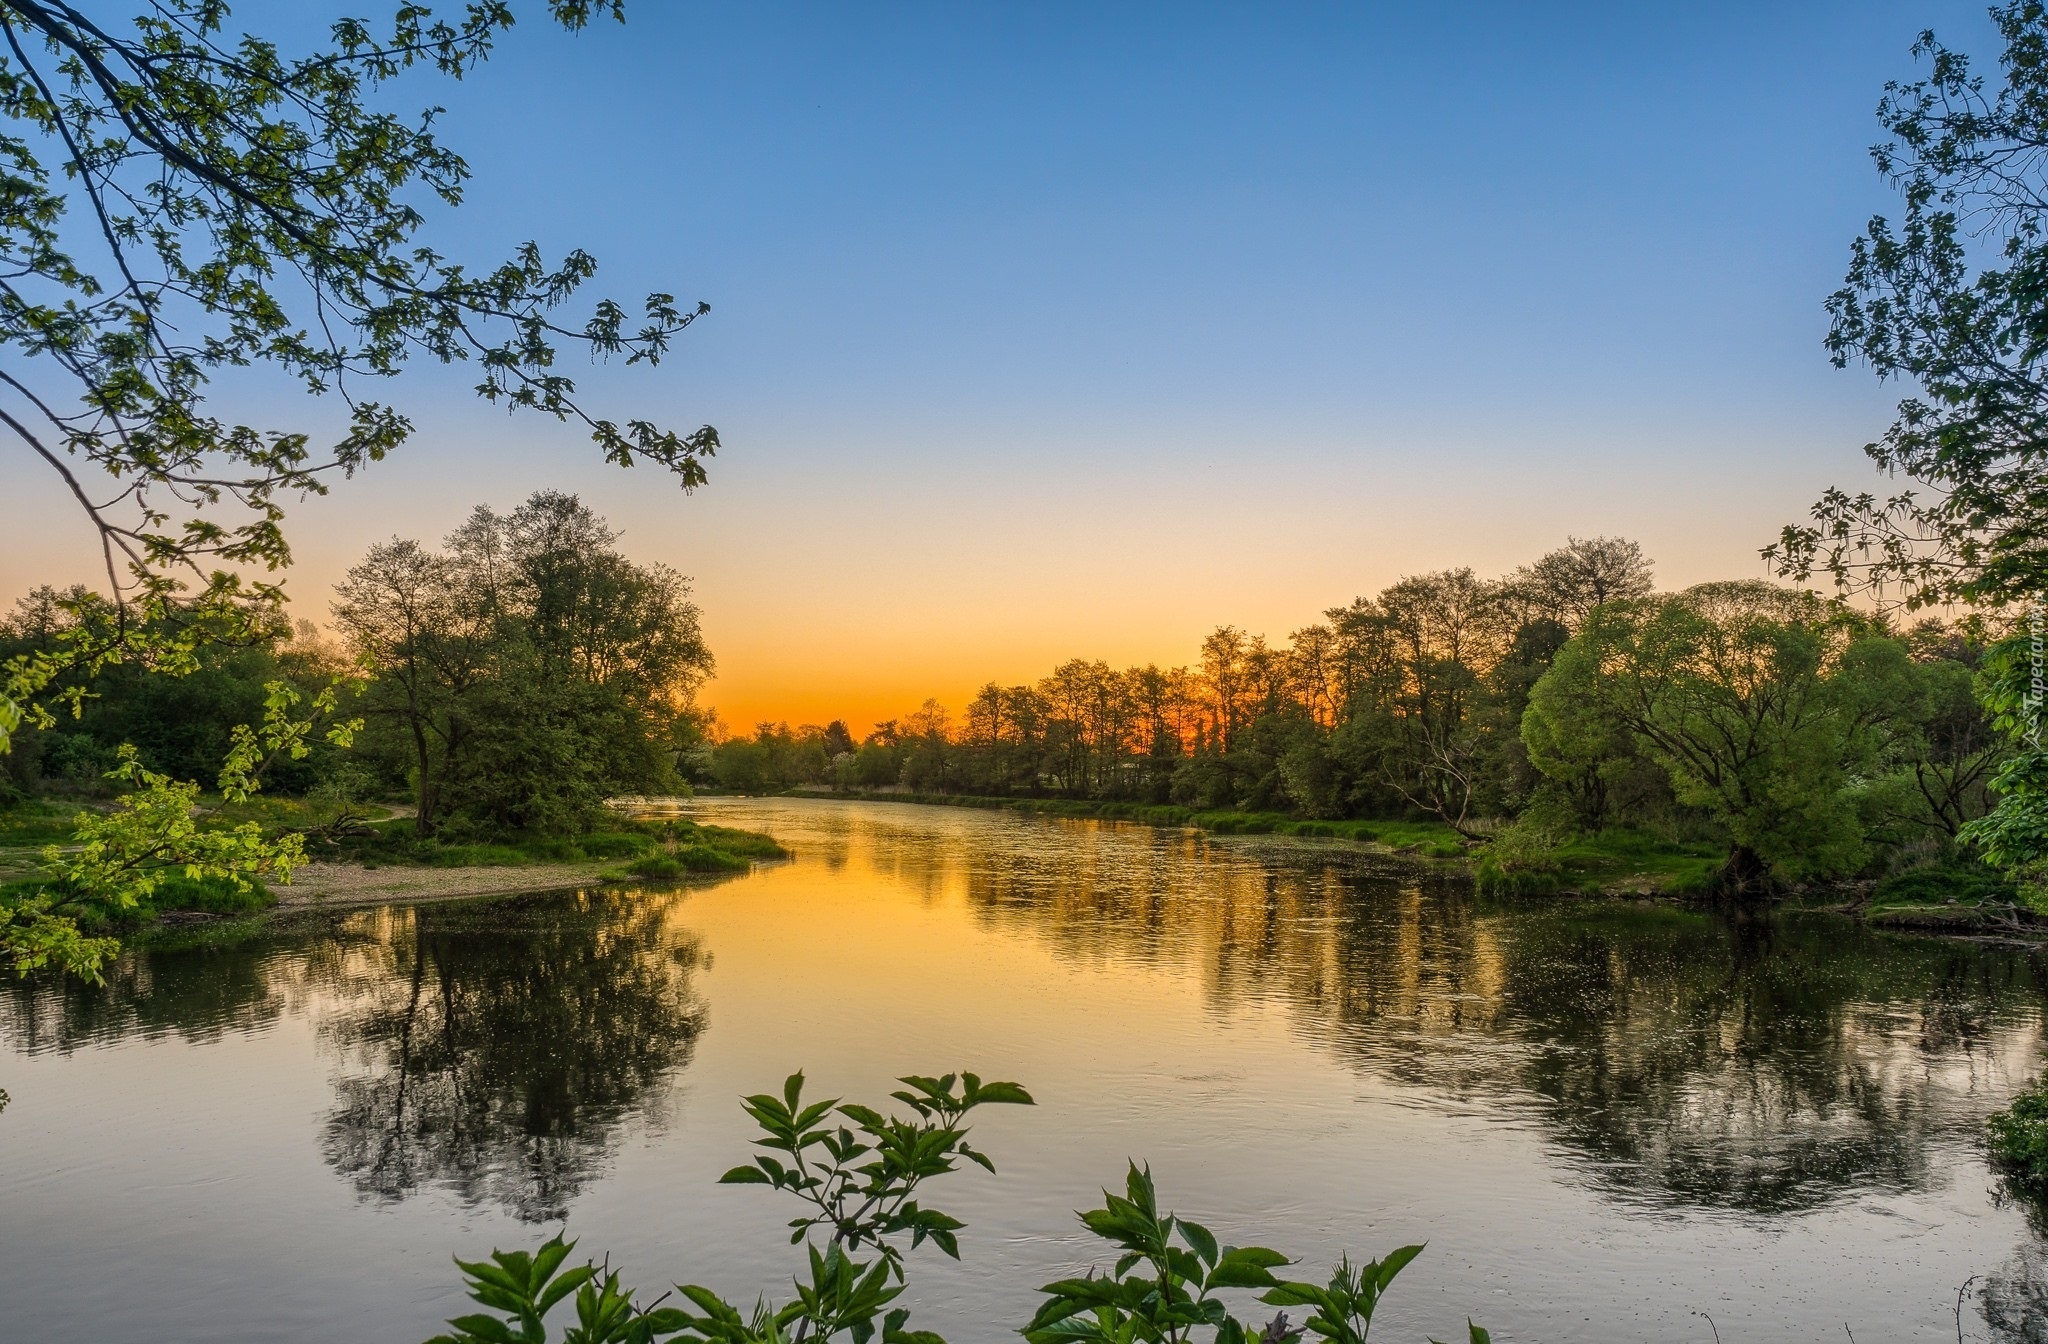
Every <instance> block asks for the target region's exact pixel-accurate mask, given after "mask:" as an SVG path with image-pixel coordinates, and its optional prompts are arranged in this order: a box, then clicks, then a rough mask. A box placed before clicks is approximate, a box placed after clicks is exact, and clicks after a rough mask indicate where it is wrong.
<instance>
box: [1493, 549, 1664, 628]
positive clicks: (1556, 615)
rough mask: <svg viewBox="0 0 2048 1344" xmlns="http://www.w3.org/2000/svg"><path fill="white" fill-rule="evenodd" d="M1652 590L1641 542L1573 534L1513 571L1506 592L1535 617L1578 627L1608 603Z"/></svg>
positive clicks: (1649, 573) (1645, 593) (1648, 562)
mask: <svg viewBox="0 0 2048 1344" xmlns="http://www.w3.org/2000/svg"><path fill="white" fill-rule="evenodd" d="M1650 589H1651V570H1650V561H1649V558H1648V557H1647V556H1645V555H1644V554H1643V548H1642V547H1641V546H1640V545H1638V544H1637V543H1635V542H1633V541H1625V540H1623V539H1622V538H1620V537H1594V538H1593V539H1592V540H1590V541H1581V540H1580V539H1579V538H1577V537H1572V538H1569V539H1568V540H1567V541H1566V543H1565V544H1564V545H1563V546H1562V547H1560V548H1559V549H1557V550H1554V551H1552V552H1551V553H1550V554H1548V555H1546V556H1544V557H1543V558H1542V559H1541V560H1538V561H1537V562H1536V563H1535V564H1533V565H1524V566H1523V567H1522V568H1520V569H1518V570H1516V571H1515V573H1514V575H1513V576H1512V577H1511V578H1510V579H1509V580H1508V581H1507V591H1506V593H1505V594H1504V595H1505V596H1510V597H1512V598H1518V599H1520V601H1522V602H1523V603H1525V604H1527V606H1528V607H1529V608H1530V616H1531V618H1533V619H1543V618H1548V619H1550V620H1553V621H1557V622H1559V623H1561V624H1563V625H1564V626H1566V627H1567V628H1569V629H1572V630H1576V629H1578V628H1579V627H1580V626H1582V625H1584V624H1585V623H1586V618H1587V617H1588V616H1590V615H1592V614H1593V612H1594V611H1595V610H1596V609H1598V608H1599V607H1601V606H1603V605H1605V604H1606V603H1608V602H1615V601H1620V600H1623V599H1626V598H1634V597H1648V596H1649V595H1650Z"/></svg>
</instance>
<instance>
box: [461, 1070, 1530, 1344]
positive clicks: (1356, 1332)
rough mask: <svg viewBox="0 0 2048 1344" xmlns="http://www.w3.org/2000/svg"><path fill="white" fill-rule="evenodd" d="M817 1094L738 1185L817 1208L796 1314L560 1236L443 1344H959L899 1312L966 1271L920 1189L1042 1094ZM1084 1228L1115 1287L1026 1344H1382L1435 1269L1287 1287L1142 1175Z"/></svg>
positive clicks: (1384, 1263)
mask: <svg viewBox="0 0 2048 1344" xmlns="http://www.w3.org/2000/svg"><path fill="white" fill-rule="evenodd" d="M803 1081H804V1080H803V1075H802V1074H801V1073H798V1074H793V1075H791V1077H790V1078H789V1079H788V1081H787V1082H785V1083H784V1084H783V1089H782V1095H781V1096H779V1097H777V1096H770V1095H766V1094H763V1095H760V1096H754V1097H748V1098H747V1099H746V1102H745V1106H746V1110H747V1113H748V1114H749V1115H751V1116H752V1117H753V1118H754V1122H755V1123H756V1124H758V1125H759V1126H760V1127H761V1130H762V1133H763V1135H764V1137H762V1138H761V1139H758V1140H756V1145H757V1146H758V1147H760V1148H762V1149H764V1150H765V1151H764V1152H762V1153H761V1154H759V1155H757V1156H756V1157H755V1158H754V1160H753V1162H752V1163H751V1164H749V1165H747V1166H743V1167H735V1168H733V1169H732V1170H731V1171H729V1172H727V1173H726V1174H725V1176H724V1177H723V1178H722V1179H723V1180H724V1181H725V1182H726V1183H729V1184H745V1185H765V1186H769V1187H770V1188H772V1189H775V1190H779V1191H783V1192H785V1193H787V1194H790V1195H793V1196H795V1197H796V1198H797V1199H798V1200H799V1201H801V1202H802V1204H803V1205H804V1206H805V1212H804V1214H803V1216H801V1217H799V1218H797V1219H795V1220H793V1221H792V1223H791V1224H790V1226H792V1227H793V1228H794V1229H795V1234H794V1235H793V1236H792V1238H791V1242H792V1244H795V1243H798V1242H801V1243H802V1244H803V1246H804V1255H805V1261H806V1263H805V1265H804V1267H803V1268H802V1269H801V1270H800V1271H799V1273H798V1276H797V1278H796V1282H795V1287H796V1293H797V1296H796V1297H795V1298H794V1299H793V1300H791V1301H789V1302H787V1303H784V1304H781V1305H779V1306H778V1305H774V1304H771V1303H768V1302H766V1301H762V1302H757V1303H756V1304H755V1306H754V1307H753V1309H752V1310H751V1311H749V1312H742V1311H741V1310H740V1309H739V1308H737V1307H735V1306H733V1305H732V1304H731V1303H729V1302H727V1301H726V1300H725V1299H724V1298H722V1297H720V1296H719V1295H718V1294H717V1293H715V1292H713V1291H712V1290H710V1289H709V1288H703V1287H699V1286H696V1285H679V1286H678V1287H677V1288H676V1289H675V1294H674V1295H676V1296H679V1297H680V1299H681V1302H680V1303H679V1304H678V1305H673V1306H670V1305H666V1302H667V1299H668V1298H669V1297H670V1296H671V1294H666V1293H665V1294H663V1295H662V1296H661V1297H659V1298H657V1299H655V1300H654V1301H652V1302H648V1303H644V1304H643V1303H642V1302H640V1301H639V1299H638V1298H637V1297H636V1296H635V1294H634V1293H633V1291H632V1290H631V1289H629V1288H627V1287H626V1286H625V1285H624V1284H623V1283H622V1282H621V1280H620V1277H619V1274H618V1272H617V1271H616V1270H612V1269H610V1268H608V1267H600V1266H599V1265H598V1264H595V1263H592V1262H589V1261H585V1262H584V1263H582V1264H580V1265H577V1266H575V1267H573V1268H565V1266H567V1265H568V1261H569V1256H570V1254H571V1253H572V1252H573V1251H574V1249H575V1244H574V1243H573V1242H567V1241H564V1240H563V1239H562V1237H561V1236H560V1235H557V1236H555V1237H554V1238H552V1239H550V1240H549V1241H547V1242H546V1243H544V1244H543V1245H542V1246H541V1247H540V1249H539V1250H538V1251H536V1252H534V1253H532V1254H528V1253H527V1252H524V1251H493V1252H491V1257H490V1259H489V1260H488V1261H476V1262H465V1261H461V1260H458V1261H456V1264H457V1265H458V1266H459V1267H460V1268H461V1270H462V1272H463V1275H464V1277H465V1278H466V1279H467V1280H468V1281H469V1295H470V1297H471V1298H472V1299H474V1300H475V1301H476V1302H478V1303H479V1304H481V1305H482V1306H484V1307H486V1308H488V1309H489V1310H490V1311H492V1312H496V1313H499V1314H497V1315H487V1314H484V1313H474V1314H471V1315H467V1316H460V1317H457V1318H455V1319H454V1320H452V1321H450V1322H449V1325H450V1326H451V1327H453V1330H452V1333H450V1334H446V1335H441V1336H438V1337H436V1338H435V1339H434V1340H432V1341H430V1344H506V1341H512V1340H519V1341H524V1342H525V1344H545V1341H547V1340H549V1339H550V1338H551V1335H550V1333H549V1329H548V1318H549V1316H550V1315H551V1314H554V1313H555V1311H556V1309H557V1308H559V1307H562V1306H565V1305H567V1306H569V1307H570V1309H571V1310H572V1311H573V1312H574V1315H575V1317H576V1324H575V1325H574V1326H573V1327H570V1328H569V1329H568V1330H566V1331H565V1332H564V1335H563V1340H564V1344H654V1341H657V1340H666V1341H717V1344H780V1342H781V1341H788V1340H803V1341H808V1342H809V1344H827V1341H830V1340H835V1339H842V1338H844V1339H850V1340H852V1341H853V1344H869V1341H871V1340H874V1339H875V1337H876V1336H877V1335H879V1336H880V1344H944V1341H942V1340H941V1339H940V1338H939V1337H938V1336H937V1335H935V1334H932V1333H931V1332H930V1331H925V1330H911V1329H909V1328H907V1327H908V1323H909V1318H910V1313H909V1311H908V1310H907V1309H905V1308H902V1307H898V1306H894V1305H892V1304H893V1303H894V1302H895V1301H896V1299H897V1298H899V1297H900V1296H902V1294H903V1291H904V1288H905V1275H906V1266H907V1254H906V1252H907V1251H908V1250H913V1249H915V1248H917V1247H918V1246H920V1245H922V1244H923V1243H924V1242H927V1241H929V1242H930V1243H931V1244H932V1245H933V1246H935V1247H937V1248H938V1249H939V1250H941V1251H943V1252H944V1253H945V1254H947V1255H949V1256H952V1257H953V1258H955V1259H958V1258H959V1255H960V1246H959V1241H958V1237H957V1233H958V1232H959V1231H960V1229H961V1227H962V1226H963V1224H962V1223H961V1222H960V1221H959V1220H958V1219H957V1218H954V1217H952V1216H951V1215H950V1214H946V1213H943V1212H941V1211H939V1210H938V1209H935V1208H932V1207H930V1206H929V1205H927V1204H924V1203H923V1202H921V1201H920V1200H919V1198H918V1197H917V1196H918V1190H919V1187H920V1185H922V1184H923V1182H925V1181H927V1180H929V1179H933V1178H936V1177H939V1176H943V1175H946V1174H948V1173H950V1172H952V1171H954V1170H956V1169H957V1168H958V1167H959V1165H960V1163H961V1162H962V1161H968V1162H973V1163H975V1164H977V1165H979V1166H981V1167H984V1168H986V1169H988V1170H989V1171H994V1170H995V1166H994V1164H993V1163H992V1162H990V1160H989V1159H988V1157H987V1156H986V1155H984V1154H982V1153H981V1152H979V1151H977V1150H975V1149H974V1148H972V1147H970V1146H969V1145H968V1142H967V1134H968V1130H967V1126H966V1124H965V1120H966V1118H967V1116H968V1114H969V1113H970V1112H971V1111H973V1110H974V1109H975V1108H976V1107H978V1106H984V1105H991V1104H1002V1103H1007V1104H1011V1105H1026V1106H1028V1105H1030V1104H1031V1096H1030V1094H1029V1093H1027V1092H1026V1091H1025V1090H1024V1089H1023V1088H1021V1087H1019V1086H1017V1085H1016V1084H1015V1083H983V1082H982V1081H981V1080H980V1079H979V1078H977V1077H976V1076H975V1075H973V1074H971V1073H963V1074H959V1075H954V1074H947V1075H946V1076H945V1077H943V1078H922V1077H915V1076H913V1077H908V1078H903V1079H900V1080H899V1081H900V1082H902V1084H903V1090H901V1091H898V1092H895V1093H892V1094H891V1095H892V1096H893V1097H894V1098H895V1099H896V1100H897V1101H898V1102H900V1103H902V1104H903V1105H904V1106H905V1107H906V1108H908V1110H909V1112H910V1113H909V1114H908V1115H895V1116H885V1115H883V1114H882V1113H881V1112H879V1111H877V1110H874V1109H873V1108H871V1107H867V1106H861V1105H856V1104H852V1103H844V1102H840V1101H838V1100H836V1099H835V1100H828V1101H818V1102H812V1103H810V1104H808V1105H806V1104H805V1103H804V1100H803ZM1080 1218H1081V1222H1082V1225H1083V1226H1085V1227H1086V1228H1087V1229H1088V1230H1089V1231H1090V1232H1092V1233H1094V1234H1095V1235H1096V1236H1097V1237H1099V1238H1101V1239H1102V1240H1103V1241H1104V1242H1106V1243H1108V1244H1109V1247H1110V1248H1111V1249H1112V1250H1114V1251H1115V1252H1116V1253H1117V1259H1116V1260H1115V1263H1114V1266H1113V1267H1110V1268H1107V1269H1106V1270H1101V1271H1100V1272H1098V1270H1090V1271H1089V1273H1088V1274H1087V1275H1086V1276H1085V1277H1081V1278H1067V1279H1060V1280H1057V1281H1055V1282H1053V1283H1049V1284H1046V1285H1045V1286H1044V1287H1043V1288H1041V1289H1040V1290H1039V1291H1040V1292H1041V1293H1042V1294H1043V1296H1044V1301H1043V1302H1042V1304H1041V1305H1040V1306H1039V1309H1038V1311H1037V1313H1036V1314H1035V1315H1034V1316H1033V1317H1032V1319H1031V1321H1030V1323H1029V1324H1027V1325H1026V1326H1025V1327H1024V1328H1023V1329H1022V1330H1021V1331H1020V1332H1019V1333H1021V1334H1022V1335H1023V1336H1024V1338H1025V1340H1026V1342H1027V1344H1193V1341H1194V1340H1195V1338H1196V1333H1197V1332H1198V1331H1205V1332H1207V1334H1208V1339H1209V1341H1210V1344H1253V1341H1260V1342H1261V1344H1294V1341H1296V1340H1299V1339H1300V1338H1301V1337H1302V1336H1303V1335H1305V1334H1313V1335H1314V1336H1316V1337H1317V1339H1319V1340H1324V1341H1329V1344H1364V1341H1365V1339H1366V1335H1367V1332H1368V1331H1369V1330H1370V1329H1371V1326H1372V1317H1373V1313H1374V1310H1375V1308H1376V1307H1377V1306H1378V1305H1379V1301H1380V1298H1381V1297H1382V1296H1383V1295H1384V1294H1385V1293H1386V1291H1387V1288H1388V1287H1389V1285H1391V1284H1392V1283H1393V1281H1394V1278H1395V1276H1396V1275H1398V1274H1399V1273H1400V1272H1401V1270H1402V1269H1403V1268H1405V1267H1406V1266H1407V1264H1408V1262H1409V1261H1411V1260H1413V1259H1414V1258H1415V1257H1416V1256H1417V1255H1419V1254H1421V1252H1422V1247H1420V1246H1403V1247H1402V1248H1401V1249H1399V1250H1397V1251H1394V1252H1392V1253H1390V1254H1389V1255H1387V1256H1386V1257H1385V1258H1384V1259H1380V1260H1370V1261H1366V1262H1365V1263H1363V1264H1353V1263H1352V1262H1351V1259H1350V1257H1348V1256H1346V1257H1345V1258H1343V1259H1342V1260H1340V1261H1339V1262H1338V1264H1337V1267H1336V1269H1335V1270H1334V1271H1333V1272H1332V1274H1331V1276H1330V1278H1329V1279H1328V1280H1327V1281H1326V1282H1324V1283H1310V1282H1298V1281H1293V1280H1288V1279H1282V1278H1280V1277H1278V1275H1276V1274H1275V1273H1274V1271H1275V1270H1278V1269H1281V1268H1283V1267H1285V1266H1287V1265H1288V1264H1291V1263H1292V1262H1291V1261H1290V1260H1289V1259H1288V1258H1287V1257H1286V1256H1284V1255H1282V1254H1281V1253H1280V1252H1278V1251H1275V1250H1270V1249H1268V1248H1266V1247H1263V1246H1242V1247H1239V1246H1227V1245H1223V1244H1221V1243H1220V1242H1218V1240H1217V1239H1216V1236H1215V1234H1214V1233H1213V1232H1211V1231H1210V1230H1209V1229H1208V1228H1206V1227H1204V1226H1202V1225H1201V1224H1199V1223H1195V1222H1191V1221H1189V1220H1188V1219H1185V1218H1181V1217H1179V1216H1178V1215H1176V1214H1174V1213H1170V1212H1166V1213H1162V1212H1161V1211H1160V1209H1159V1201H1158V1195H1157V1191H1156V1190H1155V1189H1154V1186H1153V1182H1152V1173H1151V1172H1150V1171H1149V1170H1147V1169H1145V1168H1142V1167H1139V1166H1137V1165H1136V1164H1135V1163H1134V1164H1132V1165H1131V1167H1130V1169H1129V1171H1128V1173H1127V1174H1126V1176H1125V1179H1124V1193H1123V1194H1121V1195H1116V1194H1111V1193H1109V1192H1108V1191H1104V1192H1103V1206H1102V1207H1101V1208H1099V1209H1092V1210H1090V1211H1089V1212H1087V1213H1083V1214H1081V1215H1080ZM906 1237H907V1238H908V1241H909V1245H908V1246H907V1247H906V1246H905V1245H904V1239H905V1238H906ZM820 1240H822V1241H823V1242H824V1245H823V1246H822V1248H821V1247H820V1246H819V1245H818V1242H819V1241H820ZM1224 1294H1238V1295H1251V1294H1256V1295H1257V1300H1258V1301H1259V1302H1262V1303H1264V1304H1266V1305H1267V1306H1271V1307H1277V1308H1281V1309H1282V1310H1281V1311H1280V1312H1279V1313H1278V1315H1277V1316H1276V1317H1275V1318H1274V1319H1273V1320H1272V1321H1271V1322H1269V1323H1265V1324H1261V1323H1259V1322H1258V1320H1257V1319H1256V1318H1253V1319H1249V1320H1248V1319H1245V1318H1243V1317H1240V1316H1238V1315H1235V1314H1233V1313H1232V1311H1231V1308H1230V1306H1229V1303H1228V1301H1227V1299H1226V1298H1225V1297H1224V1296H1223V1295H1224ZM1290 1307H1291V1308H1296V1309H1299V1310H1302V1311H1304V1312H1305V1313H1306V1314H1305V1317H1304V1319H1303V1320H1302V1321H1301V1323H1300V1324H1299V1325H1290V1324H1289V1321H1288V1317H1287V1313H1286V1310H1285V1309H1286V1308H1290ZM1467 1332H1468V1335H1469V1338H1470V1340H1471V1342H1472V1344H1489V1341H1488V1338H1487V1334H1486V1332H1485V1331H1484V1330H1481V1329H1480V1328H1479V1327H1478V1326H1476V1325H1471V1324H1470V1323H1469V1322H1468V1323H1467Z"/></svg>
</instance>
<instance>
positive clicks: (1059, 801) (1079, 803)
mask: <svg viewBox="0 0 2048 1344" xmlns="http://www.w3.org/2000/svg"><path fill="white" fill-rule="evenodd" d="M797 796H800V797H804V798H850V799H854V800H856V801H862V802H875V803H922V804H926V805H929V806H936V807H977V808H988V809H1000V810H1005V811H1012V812H1034V813H1037V814H1039V815H1042V816H1049V817H1079V818H1099V819H1103V820H1109V821H1134V822H1137V823H1139V824H1140V825H1145V826H1185V827H1193V828H1195V829H1198V830H1204V831H1208V832H1210V833H1211V834H1213V835H1291V836H1300V837H1304V838H1310V839H1325V840H1355V841H1360V842H1362V843H1366V844H1375V845H1386V846H1388V847H1390V848H1392V849H1397V850H1401V851H1403V852H1406V853H1417V854H1422V855H1425V856H1427V857H1429V858H1437V859H1454V858H1459V857H1462V856H1463V855H1464V854H1465V852H1466V850H1467V845H1466V842H1465V839H1464V837H1462V836H1460V835H1459V834H1458V833H1457V832H1456V831H1454V830H1452V829H1451V828H1450V827H1449V826H1446V825H1444V824H1443V823H1442V822H1440V821H1310V820H1306V819H1304V818H1301V817H1290V816H1288V815H1287V814H1286V813H1284V812H1220V811H1211V812H1205V811H1199V810H1197V809H1195V808H1191V807H1178V806H1175V805H1173V804H1170V803H1124V802H1111V801H1092V800H1086V799H1077V798H984V797H978V796H974V795H970V794H956V793H862V792H850V793H809V792H806V793H803V794H800V795H797Z"/></svg>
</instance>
